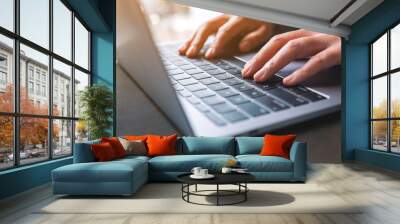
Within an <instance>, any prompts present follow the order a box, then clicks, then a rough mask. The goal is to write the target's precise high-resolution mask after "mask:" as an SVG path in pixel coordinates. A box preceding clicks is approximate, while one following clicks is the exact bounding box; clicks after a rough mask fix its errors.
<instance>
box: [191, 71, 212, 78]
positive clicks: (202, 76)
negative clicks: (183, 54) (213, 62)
mask: <svg viewBox="0 0 400 224" xmlns="http://www.w3.org/2000/svg"><path fill="white" fill-rule="evenodd" d="M192 77H193V78H195V79H197V80H200V79H205V78H210V77H211V75H209V74H207V73H205V72H201V73H197V74H194V75H192Z"/></svg>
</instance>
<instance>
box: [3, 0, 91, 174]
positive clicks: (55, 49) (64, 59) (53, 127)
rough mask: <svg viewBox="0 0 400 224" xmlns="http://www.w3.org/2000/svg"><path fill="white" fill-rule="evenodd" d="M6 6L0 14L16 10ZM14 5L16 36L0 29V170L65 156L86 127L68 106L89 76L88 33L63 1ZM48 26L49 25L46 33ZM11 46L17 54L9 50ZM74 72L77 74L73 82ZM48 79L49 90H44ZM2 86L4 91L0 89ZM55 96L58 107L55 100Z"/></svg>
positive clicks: (72, 103) (12, 32) (11, 31)
mask: <svg viewBox="0 0 400 224" xmlns="http://www.w3.org/2000/svg"><path fill="white" fill-rule="evenodd" d="M50 1H51V2H52V4H49V3H50ZM7 2H8V3H6V2H5V3H4V4H11V5H10V7H5V8H3V9H10V8H13V7H14V6H15V5H16V4H14V2H13V1H7ZM19 3H20V4H19V8H18V9H16V10H17V11H18V13H16V14H15V13H14V12H15V10H12V11H11V12H10V13H11V14H12V15H13V16H14V17H17V16H18V15H19V16H20V18H15V20H16V21H20V23H19V24H17V25H18V26H19V27H17V29H15V31H19V33H16V32H15V31H14V29H9V27H3V28H5V29H7V30H9V31H7V32H5V31H4V32H3V31H2V30H0V123H1V124H2V128H1V130H0V170H3V169H9V168H13V167H18V166H22V165H25V164H32V163H37V162H42V161H46V160H49V159H54V158H59V157H63V156H70V155H72V151H73V149H72V148H73V143H74V141H78V140H79V141H80V140H86V139H87V135H86V133H87V131H86V126H85V125H83V124H84V123H83V122H79V113H76V112H75V110H73V108H72V107H71V105H74V103H75V104H76V103H78V102H79V94H78V93H79V91H81V90H82V89H83V88H84V87H86V86H88V85H89V84H90V82H88V81H87V82H86V80H90V74H91V73H90V69H89V68H90V67H89V65H90V54H89V52H90V47H91V46H90V41H89V37H90V32H89V30H88V29H87V27H86V26H85V24H84V23H82V21H81V20H80V19H78V18H77V17H76V15H75V12H74V11H72V10H71V7H69V6H68V5H65V2H64V1H61V0H35V1H28V0H24V1H22V0H21V1H19ZM51 6H52V7H51ZM46 11H47V13H46ZM36 12H41V13H40V14H38V13H36ZM50 15H52V16H51V17H50ZM1 22H2V21H0V26H2V24H3V23H1ZM50 24H53V26H52V28H51V29H50V28H49V26H50ZM51 32H52V35H49V34H50V33H51ZM74 34H75V35H74ZM21 37H23V38H21ZM50 38H53V39H52V40H50ZM26 40H28V41H26ZM50 42H52V43H53V46H51V45H50V44H49V43H50ZM73 43H76V44H75V47H74V45H73ZM17 44H18V45H19V46H18V48H17V49H20V50H19V52H16V51H15V49H16V48H15V46H16V45H17ZM82 47H84V49H82ZM78 48H80V49H79V50H78ZM78 51H79V52H78ZM14 54H18V55H17V56H19V57H17V58H20V61H19V69H18V71H19V74H17V78H18V80H19V83H20V86H19V88H15V82H14V78H13V77H14V76H15V75H14V72H13V71H14V69H13V68H14V66H15V63H16V62H14V61H13V60H12V59H13V58H14V56H15V55H14ZM72 55H75V58H72ZM7 59H9V60H7ZM50 61H52V62H53V63H49V62H50ZM50 71H53V72H52V73H50ZM75 73H79V75H78V77H77V78H76V77H75ZM51 79H52V80H53V85H52V87H53V89H50V87H51V86H50V81H49V80H51ZM82 80H84V81H82ZM59 81H61V82H62V83H63V84H62V85H61V84H60V83H61V82H59ZM2 83H4V84H5V86H7V88H6V87H4V88H3V90H2V89H1V85H2ZM66 86H79V87H80V88H79V89H78V88H76V89H75V88H65V87H66ZM8 87H9V88H8ZM16 90H18V91H20V92H19V93H20V94H19V96H20V97H19V98H18V99H15V98H14V95H15V94H14V91H16ZM60 96H62V99H61V100H62V102H60V101H57V99H58V98H59V97H60ZM50 99H53V105H50V103H51V100H50ZM14 105H18V108H19V111H18V112H17V111H14ZM49 108H51V110H49ZM38 115H40V116H38ZM14 130H17V132H15V131H14ZM15 133H16V134H15ZM32 133H36V134H35V135H32ZM17 134H18V135H17ZM15 139H18V141H15ZM14 143H18V145H14ZM14 151H15V152H16V153H17V154H14Z"/></svg>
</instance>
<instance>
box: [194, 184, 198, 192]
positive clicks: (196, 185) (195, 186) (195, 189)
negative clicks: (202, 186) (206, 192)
mask: <svg viewBox="0 0 400 224" xmlns="http://www.w3.org/2000/svg"><path fill="white" fill-rule="evenodd" d="M194 191H196V192H197V184H196V185H195V190H194Z"/></svg>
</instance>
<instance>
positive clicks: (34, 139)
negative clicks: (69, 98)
mask: <svg viewBox="0 0 400 224" xmlns="http://www.w3.org/2000/svg"><path fill="white" fill-rule="evenodd" d="M13 93H14V91H13V86H12V85H9V86H8V87H7V89H6V92H5V93H0V111H2V112H13V107H14V96H13V95H14V94H13ZM44 105H45V106H44ZM20 111H21V113H22V114H35V115H47V114H48V106H47V105H46V104H40V105H35V104H34V103H33V101H31V100H30V99H29V96H28V93H27V92H26V90H25V88H23V87H21V89H20ZM56 113H58V111H57V112H56ZM0 127H1V128H0V148H12V147H13V118H12V117H11V116H0ZM20 127H21V128H20V138H19V140H20V148H21V149H24V148H25V146H27V145H33V146H35V145H38V144H41V145H45V144H46V143H47V139H48V131H49V126H48V119H47V118H32V117H25V116H22V117H21V118H20ZM58 135H59V127H57V126H56V125H54V126H53V138H57V137H58Z"/></svg>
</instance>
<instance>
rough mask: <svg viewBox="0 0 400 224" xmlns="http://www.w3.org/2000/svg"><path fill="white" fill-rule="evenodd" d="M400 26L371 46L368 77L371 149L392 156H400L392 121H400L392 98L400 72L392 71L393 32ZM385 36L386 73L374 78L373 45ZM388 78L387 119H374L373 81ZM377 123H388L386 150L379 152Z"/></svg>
mask: <svg viewBox="0 0 400 224" xmlns="http://www.w3.org/2000/svg"><path fill="white" fill-rule="evenodd" d="M397 26H400V21H397V22H395V23H394V24H392V25H391V26H390V27H388V28H387V29H386V30H385V31H384V32H382V33H381V34H379V35H378V36H377V37H376V38H375V39H373V40H372V41H371V42H370V43H369V44H368V47H369V51H368V53H369V55H368V56H369V71H368V73H369V77H368V82H369V149H370V150H373V151H380V152H386V153H392V154H400V152H394V151H392V135H391V131H392V125H391V124H392V121H400V117H392V98H391V91H392V89H391V87H392V86H391V80H392V76H393V75H396V73H398V72H400V67H398V68H394V69H391V51H392V48H391V31H392V29H393V28H395V27H397ZM385 34H387V40H386V41H387V52H386V55H387V64H386V71H385V72H383V73H380V74H376V75H375V76H374V74H373V44H374V43H375V42H376V41H377V40H379V38H381V37H383V36H384V35H385ZM382 77H386V86H387V93H386V98H387V103H386V104H387V105H386V111H387V112H386V117H385V118H373V89H374V88H373V81H374V80H375V79H378V78H382ZM376 121H386V129H387V130H386V136H387V138H386V150H385V151H383V150H379V149H376V148H374V142H373V141H374V136H373V134H374V133H373V125H372V124H373V122H376Z"/></svg>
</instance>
